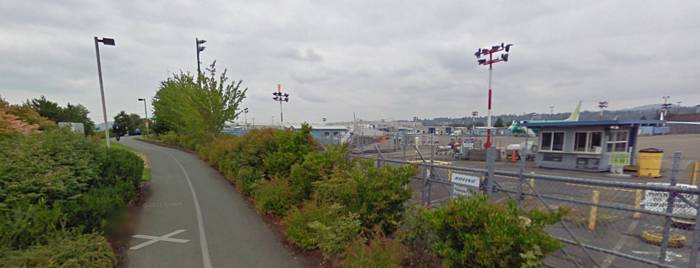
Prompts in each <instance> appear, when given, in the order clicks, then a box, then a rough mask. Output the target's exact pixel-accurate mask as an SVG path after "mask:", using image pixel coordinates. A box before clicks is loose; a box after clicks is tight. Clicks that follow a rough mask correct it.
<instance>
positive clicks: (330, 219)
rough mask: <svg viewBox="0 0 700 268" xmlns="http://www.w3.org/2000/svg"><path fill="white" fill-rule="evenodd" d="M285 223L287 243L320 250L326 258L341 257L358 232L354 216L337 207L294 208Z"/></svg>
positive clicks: (309, 205)
mask: <svg viewBox="0 0 700 268" xmlns="http://www.w3.org/2000/svg"><path fill="white" fill-rule="evenodd" d="M284 222H285V224H286V226H287V239H288V240H289V241H290V242H292V243H293V244H295V245H297V246H299V247H301V248H303V249H316V248H319V249H321V252H322V253H323V255H324V256H326V257H331V256H335V255H338V254H340V253H342V252H343V251H344V250H345V248H346V247H347V244H348V243H349V242H350V241H352V240H353V239H354V238H355V237H357V235H358V234H359V232H360V229H361V225H360V224H361V223H360V221H359V219H358V217H357V215H356V214H353V213H348V212H345V211H344V210H343V209H342V207H340V206H339V205H331V206H317V205H316V204H315V202H307V203H305V205H304V206H303V207H302V208H301V209H296V208H293V209H292V210H291V211H290V212H289V214H288V215H287V217H285V219H284Z"/></svg>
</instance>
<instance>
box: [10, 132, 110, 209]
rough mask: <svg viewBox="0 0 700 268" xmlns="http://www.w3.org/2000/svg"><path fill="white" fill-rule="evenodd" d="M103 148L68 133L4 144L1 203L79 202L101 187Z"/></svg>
mask: <svg viewBox="0 0 700 268" xmlns="http://www.w3.org/2000/svg"><path fill="white" fill-rule="evenodd" d="M101 163H102V162H101V156H100V150H99V147H98V146H97V145H96V144H94V143H92V142H90V141H89V140H87V139H85V138H84V137H82V136H80V135H77V134H73V133H71V132H69V131H68V130H65V129H56V130H51V131H46V132H44V133H40V134H33V135H28V136H19V137H17V138H12V139H3V140H0V189H2V190H0V203H5V205H8V206H12V204H14V203H16V202H24V201H27V202H29V203H35V202H38V201H39V200H40V199H43V200H45V203H46V204H47V205H49V206H50V205H52V204H53V203H54V202H55V201H60V200H68V199H72V198H76V197H77V196H78V195H79V194H81V193H83V192H86V191H88V190H89V189H90V187H91V186H92V185H95V184H97V182H98V181H99V177H100V176H99V175H100V166H101Z"/></svg>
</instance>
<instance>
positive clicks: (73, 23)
mask: <svg viewBox="0 0 700 268" xmlns="http://www.w3.org/2000/svg"><path fill="white" fill-rule="evenodd" d="M0 6H2V9H0V24H1V25H3V27H1V28H0V59H2V60H0V72H1V73H2V75H0V94H1V95H2V96H3V97H5V98H7V99H9V100H10V101H13V102H20V101H23V100H25V99H27V98H32V97H37V96H39V95H46V96H47V97H49V98H53V99H56V100H57V101H60V102H62V103H65V102H68V101H70V102H71V103H82V104H85V105H86V106H87V107H88V108H89V109H90V110H91V111H92V114H91V116H92V117H93V118H94V119H95V120H99V118H100V117H101V110H100V99H99V93H98V92H99V91H98V87H97V75H96V70H95V58H94V47H93V44H92V36H93V35H100V36H102V35H104V36H111V37H114V38H116V40H117V46H116V47H105V48H104V49H103V50H102V57H103V68H104V70H103V71H104V75H105V89H106V95H107V104H108V106H107V107H108V112H109V113H110V115H109V117H112V116H113V115H114V114H116V112H118V111H120V110H127V111H129V112H139V113H140V112H141V111H142V109H143V108H142V106H140V105H141V104H140V103H138V102H137V101H135V98H137V96H138V97H142V96H146V97H149V96H152V95H153V94H154V93H155V90H157V87H158V83H159V81H162V80H164V79H166V78H167V77H168V76H169V75H171V74H172V73H173V72H177V71H179V70H183V71H190V72H192V71H193V70H195V68H196V62H195V59H194V57H195V51H194V50H195V48H194V38H195V37H199V38H203V39H206V40H207V41H208V42H207V44H206V46H207V49H206V50H205V52H204V53H203V54H202V57H203V60H202V61H203V62H204V63H205V65H207V64H209V63H211V61H213V60H217V67H219V68H220V70H223V68H228V70H229V74H230V76H231V78H232V79H236V80H237V79H243V80H244V86H247V87H248V88H249V97H248V98H247V99H246V100H245V104H244V105H245V106H247V107H250V110H251V113H250V114H249V115H248V116H249V119H250V118H251V117H257V118H258V122H260V121H264V122H267V121H268V120H270V118H271V117H272V116H278V112H279V110H278V109H279V108H278V106H277V104H276V103H274V102H273V101H272V99H271V97H272V96H271V95H270V93H271V92H272V91H273V90H274V88H275V85H276V84H278V83H282V84H283V85H284V86H285V88H288V89H289V92H290V94H291V95H292V98H291V100H290V101H291V102H290V103H288V104H286V105H285V106H284V110H285V119H289V120H290V121H292V122H294V121H296V122H301V121H312V122H313V121H318V120H319V118H320V115H323V116H324V117H328V118H329V120H349V119H352V112H356V113H357V114H359V115H360V116H361V117H363V118H366V119H372V118H397V119H401V118H405V119H407V118H411V117H412V116H419V117H431V116H463V115H464V114H467V113H469V112H471V111H473V110H477V111H480V112H482V113H483V111H484V110H485V108H486V107H485V106H486V105H485V102H486V101H485V100H486V89H487V83H488V81H487V79H488V71H487V69H486V68H485V67H484V66H478V65H477V64H476V59H475V58H474V56H473V55H472V54H473V52H474V50H475V49H476V48H478V47H483V46H489V45H491V44H493V43H500V42H513V43H515V44H516V46H515V47H514V48H513V51H512V53H511V60H510V62H508V63H500V64H498V65H496V66H495V69H494V77H493V78H494V80H493V83H494V84H493V86H494V96H495V102H496V106H495V107H496V110H495V112H496V113H521V112H526V111H527V112H530V111H534V112H543V111H548V108H547V107H548V106H549V105H551V104H552V103H557V104H558V106H562V109H564V108H563V107H564V106H566V105H567V104H568V103H574V104H575V103H576V102H577V101H578V100H579V99H581V100H584V101H594V100H596V99H600V98H607V99H608V101H610V103H611V107H612V106H616V107H617V105H630V106H636V105H642V104H647V103H653V102H658V101H659V97H660V96H661V95H670V96H672V98H679V99H680V98H681V97H682V98H683V102H684V103H688V104H690V103H693V102H700V90H698V87H697V84H698V81H697V78H698V77H699V75H700V71H698V68H697V62H698V60H700V46H698V44H699V43H700V37H698V36H697V35H694V34H693V33H697V32H700V20H698V19H697V18H696V16H697V15H696V14H698V13H700V2H698V1H692V0H687V1H682V0H681V1H678V2H676V3H675V4H672V5H669V4H667V3H664V2H658V3H657V2H645V3H642V2H638V1H632V0H623V1H617V2H609V1H608V2H605V1H604V2H597V3H580V2H578V1H568V0H567V1H554V2H553V1H527V2H517V1H509V2H494V3H493V5H491V7H492V8H489V9H488V10H485V9H484V6H483V3H478V2H468V1H466V2H465V1H455V0H438V1H430V2H425V1H422V2H421V1H398V0H395V1H392V0H388V1H367V0H360V1H350V2H335V1H306V2H298V1H285V2H277V1H243V2H237V3H231V2H227V1H191V0H184V1H174V2H173V1H164V0H158V1H88V0H60V1H48V2H46V1H42V2H39V1H34V0H27V1H9V0H0ZM611 93H614V94H611ZM262 119H264V120H262Z"/></svg>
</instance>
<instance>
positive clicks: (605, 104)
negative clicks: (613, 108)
mask: <svg viewBox="0 0 700 268" xmlns="http://www.w3.org/2000/svg"><path fill="white" fill-rule="evenodd" d="M598 108H600V119H603V111H605V108H608V101H599V102H598Z"/></svg>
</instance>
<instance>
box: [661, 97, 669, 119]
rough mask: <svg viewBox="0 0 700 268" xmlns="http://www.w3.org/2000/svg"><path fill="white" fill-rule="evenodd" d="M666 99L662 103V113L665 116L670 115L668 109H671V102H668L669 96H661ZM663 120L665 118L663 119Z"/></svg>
mask: <svg viewBox="0 0 700 268" xmlns="http://www.w3.org/2000/svg"><path fill="white" fill-rule="evenodd" d="M661 98H663V99H664V104H661V114H662V115H663V117H664V118H665V117H666V116H667V115H668V110H669V109H671V104H670V103H668V99H669V98H670V97H669V96H663V97H661ZM661 120H663V119H661Z"/></svg>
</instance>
